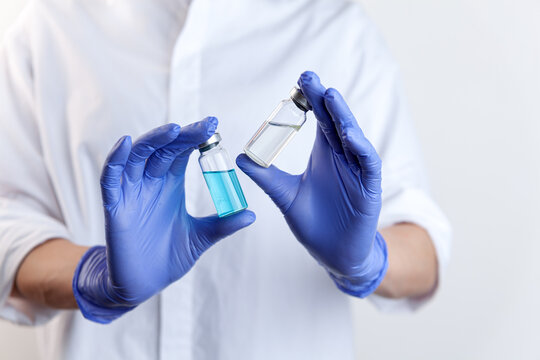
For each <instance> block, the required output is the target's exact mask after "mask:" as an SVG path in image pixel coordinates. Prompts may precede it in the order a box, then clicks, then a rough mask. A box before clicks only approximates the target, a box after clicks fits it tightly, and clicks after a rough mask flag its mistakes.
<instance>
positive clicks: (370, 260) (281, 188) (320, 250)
mask: <svg viewBox="0 0 540 360" xmlns="http://www.w3.org/2000/svg"><path fill="white" fill-rule="evenodd" d="M298 84H299V85H300V87H301V89H302V92H303V93H304V95H305V96H306V98H307V99H308V101H309V103H310V104H311V106H312V107H313V112H314V113H315V116H316V118H317V124H318V126H317V136H316V139H315V144H314V146H313V150H312V152H311V158H310V160H309V164H308V166H307V169H306V171H305V172H304V173H303V174H302V175H296V176H295V175H290V174H288V173H286V172H283V171H281V170H279V169H278V168H277V167H275V166H271V167H269V168H268V169H265V168H263V167H261V166H259V165H257V164H255V163H254V162H253V161H251V159H249V157H247V156H246V155H244V154H242V155H240V156H238V158H237V164H238V166H239V167H240V169H242V171H244V172H245V173H246V174H247V175H248V176H249V177H251V179H252V180H253V181H255V183H257V185H259V186H260V187H261V188H262V189H263V190H264V191H265V192H266V193H267V194H268V195H269V196H270V198H271V199H272V200H273V201H274V202H275V204H276V205H277V206H278V207H279V209H280V210H281V212H282V213H283V215H284V216H285V220H286V221H287V223H288V225H289V227H290V228H291V230H292V232H293V233H294V235H295V236H296V238H297V239H298V240H299V241H300V242H301V243H302V244H303V245H304V246H305V247H306V249H307V250H308V251H309V253H310V254H311V255H312V256H313V257H314V258H315V259H316V260H317V261H318V262H319V263H320V264H321V265H323V266H324V267H325V268H326V269H327V271H328V272H329V274H330V276H331V277H332V279H333V280H334V281H335V283H336V284H337V286H338V287H339V288H340V289H341V290H343V291H344V292H346V293H348V294H351V295H354V296H358V297H365V296H367V295H369V294H371V293H372V292H373V291H375V289H376V288H377V287H378V286H379V284H380V283H381V281H382V279H383V277H384V275H385V274H386V269H387V267H388V260H387V251H386V243H385V241H384V239H383V237H382V236H381V235H380V234H379V233H378V232H377V221H378V218H379V212H380V210H381V160H380V158H379V156H378V155H377V152H376V151H375V149H374V148H373V146H372V145H371V143H370V142H369V141H368V140H367V139H366V138H365V137H364V134H363V133H362V130H361V129H360V127H359V126H358V124H357V122H356V120H355V118H354V116H353V114H352V113H351V111H350V110H349V108H348V106H347V104H346V103H345V101H344V100H343V98H342V97H341V95H340V94H339V93H338V92H337V91H336V90H334V89H328V90H326V89H325V88H324V87H323V86H322V85H321V83H320V81H319V78H318V77H317V75H316V74H315V73H312V72H305V73H303V74H302V75H301V77H300V80H299V82H298Z"/></svg>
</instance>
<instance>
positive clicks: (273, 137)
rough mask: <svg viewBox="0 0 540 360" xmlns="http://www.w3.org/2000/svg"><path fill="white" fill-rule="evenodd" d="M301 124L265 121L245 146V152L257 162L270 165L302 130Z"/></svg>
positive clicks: (265, 165)
mask: <svg viewBox="0 0 540 360" xmlns="http://www.w3.org/2000/svg"><path fill="white" fill-rule="evenodd" d="M301 127H302V126H301V125H291V124H282V123H278V122H273V121H269V122H267V123H265V124H264V125H263V126H262V127H261V129H259V131H257V133H256V134H255V136H253V138H252V139H251V140H250V141H249V143H248V144H247V145H246V147H245V148H244V152H245V153H246V155H247V156H249V157H250V158H251V160H253V161H254V162H256V163H257V164H259V165H261V166H263V167H266V168H267V167H269V166H270V165H272V162H274V160H275V159H276V158H277V157H278V155H279V154H280V153H281V151H282V150H283V149H284V148H285V146H287V144H288V143H289V141H291V139H292V138H293V137H294V135H296V133H297V132H298V130H300V128H301Z"/></svg>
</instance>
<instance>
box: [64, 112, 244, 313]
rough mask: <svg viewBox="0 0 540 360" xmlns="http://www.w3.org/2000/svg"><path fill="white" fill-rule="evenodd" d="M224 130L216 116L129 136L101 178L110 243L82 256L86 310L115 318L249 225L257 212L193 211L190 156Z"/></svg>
mask: <svg viewBox="0 0 540 360" xmlns="http://www.w3.org/2000/svg"><path fill="white" fill-rule="evenodd" d="M216 127H217V119H216V118H207V119H205V120H203V121H200V122H197V123H194V124H191V125H188V126H186V127H183V128H182V129H180V126H178V125H174V124H168V125H164V126H161V127H159V128H157V129H154V130H152V131H150V132H148V133H146V134H145V135H143V136H142V137H141V138H139V139H138V140H137V141H136V142H135V143H134V144H133V145H132V144H131V139H130V138H129V137H123V138H121V139H120V140H119V141H118V143H117V144H116V145H115V146H114V148H113V149H112V151H111V152H110V154H109V156H108V158H107V160H106V162H105V166H104V169H103V173H102V177H101V188H102V196H103V206H104V209H105V228H106V240H107V247H106V248H105V247H103V246H96V247H93V248H91V249H89V250H88V252H87V253H86V254H85V255H84V256H83V258H82V259H81V260H80V262H79V265H78V266H77V269H76V271H75V275H74V278H73V292H74V294H75V299H76V300H77V303H78V305H79V308H80V309H81V311H82V313H83V315H84V316H85V317H86V318H87V319H90V320H93V321H95V322H99V323H109V322H110V321H112V320H114V319H116V318H117V317H119V316H121V315H122V314H124V313H125V312H126V311H129V310H131V309H133V308H134V307H136V306H137V305H138V304H140V303H142V302H143V301H145V300H146V299H148V298H150V297H151V296H153V295H154V294H156V293H158V292H159V291H160V290H162V289H163V288H165V287H166V286H168V285H169V284H171V283H172V282H174V281H176V280H178V279H179V278H181V277H182V276H183V275H184V274H186V273H187V272H188V271H189V270H190V269H191V267H192V266H193V265H194V264H195V262H196V261H197V259H198V258H199V257H200V256H201V254H202V253H203V252H204V251H205V250H207V249H208V248H209V247H210V246H212V245H213V244H215V243H216V242H217V241H218V240H220V239H222V238H224V237H226V236H228V235H230V234H232V233H234V232H235V231H237V230H239V229H241V228H243V227H245V226H248V225H249V224H251V223H252V222H253V221H254V220H255V214H254V213H252V212H251V211H244V212H241V213H238V214H235V215H232V216H230V217H225V218H221V219H220V218H219V217H218V216H217V215H214V216H209V217H205V218H194V217H192V216H190V215H189V214H188V213H187V211H186V205H185V189H184V175H185V170H186V165H187V162H188V158H189V155H190V153H191V152H192V151H193V149H194V147H196V146H197V145H198V144H201V143H203V142H204V141H206V140H207V139H208V138H209V137H210V136H211V135H212V134H213V133H214V131H215V129H216Z"/></svg>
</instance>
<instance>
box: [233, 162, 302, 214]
mask: <svg viewBox="0 0 540 360" xmlns="http://www.w3.org/2000/svg"><path fill="white" fill-rule="evenodd" d="M236 164H237V165H238V167H239V168H240V169H241V170H242V171H243V172H244V173H245V174H246V175H247V176H249V177H250V178H251V180H253V181H254V182H255V183H256V184H257V185H259V187H260V188H261V189H263V191H264V192H265V193H266V194H268V196H270V198H271V199H272V200H273V201H274V203H275V204H276V205H277V207H278V208H279V209H280V210H281V212H282V213H285V212H287V210H288V209H289V207H290V206H291V204H292V202H293V201H294V198H295V197H296V193H297V192H298V186H299V184H300V176H298V175H291V174H289V173H286V172H285V171H282V170H280V169H278V168H277V167H275V166H274V165H272V166H270V167H269V168H264V167H262V166H259V165H257V164H256V163H254V162H253V161H252V160H251V159H250V158H249V157H248V156H247V155H246V154H240V155H238V157H237V158H236Z"/></svg>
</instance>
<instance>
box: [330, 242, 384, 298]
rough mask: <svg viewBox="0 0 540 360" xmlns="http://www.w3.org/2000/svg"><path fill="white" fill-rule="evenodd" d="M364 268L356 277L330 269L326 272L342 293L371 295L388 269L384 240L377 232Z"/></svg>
mask: <svg viewBox="0 0 540 360" xmlns="http://www.w3.org/2000/svg"><path fill="white" fill-rule="evenodd" d="M366 268H367V270H366V271H365V272H364V274H362V275H360V276H358V277H347V276H342V275H336V274H333V273H332V272H330V271H329V272H328V273H329V274H330V277H331V278H332V280H334V283H335V284H336V286H337V287H338V288H339V289H340V290H341V291H343V292H344V293H346V294H349V295H352V296H355V297H359V298H365V297H367V296H368V295H371V294H372V293H373V292H374V291H375V290H377V288H378V287H379V285H380V284H381V282H382V280H383V279H384V276H385V275H386V271H387V270H388V250H387V248H386V241H385V240H384V238H383V237H382V235H381V234H380V233H379V232H377V233H376V234H375V241H374V242H373V250H372V255H371V256H370V259H369V264H368V265H367V266H366Z"/></svg>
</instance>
